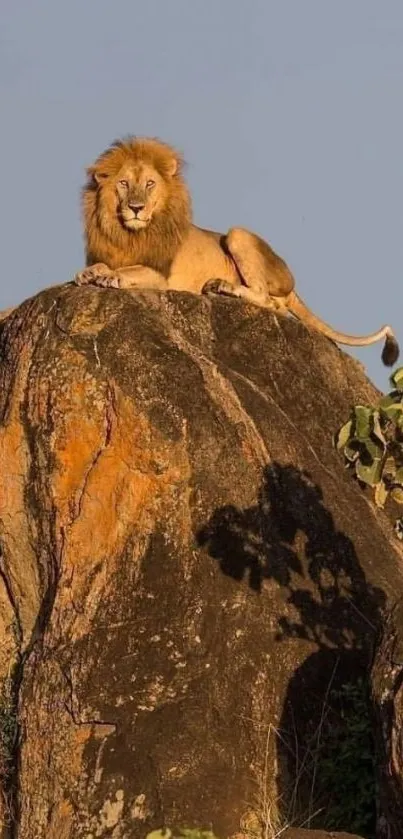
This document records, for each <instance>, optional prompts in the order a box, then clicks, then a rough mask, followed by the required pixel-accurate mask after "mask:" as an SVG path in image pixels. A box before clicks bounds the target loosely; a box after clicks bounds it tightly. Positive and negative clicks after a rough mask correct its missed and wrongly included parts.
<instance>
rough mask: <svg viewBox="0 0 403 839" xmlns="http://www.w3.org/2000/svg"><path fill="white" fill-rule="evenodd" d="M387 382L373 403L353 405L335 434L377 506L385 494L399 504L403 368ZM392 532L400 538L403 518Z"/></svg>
mask: <svg viewBox="0 0 403 839" xmlns="http://www.w3.org/2000/svg"><path fill="white" fill-rule="evenodd" d="M390 382H391V385H392V390H391V391H390V393H387V394H386V395H384V396H382V397H381V399H380V400H379V401H378V404H377V405H375V406H367V405H355V406H354V408H353V409H352V412H351V415H350V418H349V420H348V421H347V422H346V423H345V424H344V425H342V427H341V428H340V429H339V431H338V432H337V434H336V436H335V445H336V448H337V449H338V450H339V451H341V452H342V453H343V455H344V459H345V463H346V466H347V468H349V469H350V470H351V471H352V472H353V473H354V474H355V476H356V478H357V480H358V481H359V482H360V483H362V484H366V485H367V486H370V487H372V488H373V489H374V491H375V492H374V497H375V503H376V504H377V506H378V507H384V506H385V503H386V501H387V499H388V497H391V498H393V500H394V501H396V502H397V503H398V504H402V505H403V367H399V369H398V370H396V372H395V373H393V374H392V376H391V377H390ZM396 534H397V536H398V538H399V539H403V518H399V519H398V520H397V522H396Z"/></svg>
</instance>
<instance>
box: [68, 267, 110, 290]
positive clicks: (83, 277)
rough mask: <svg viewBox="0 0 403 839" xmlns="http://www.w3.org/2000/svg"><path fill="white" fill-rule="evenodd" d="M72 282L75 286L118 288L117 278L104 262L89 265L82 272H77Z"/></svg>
mask: <svg viewBox="0 0 403 839" xmlns="http://www.w3.org/2000/svg"><path fill="white" fill-rule="evenodd" d="M74 282H75V284H76V285H97V286H101V287H102V288H119V277H118V276H117V275H116V274H114V273H113V271H112V270H111V269H110V268H108V266H107V265H105V263H104V262H97V263H96V264H95V265H89V266H88V267H87V268H84V270H83V271H79V272H78V273H77V274H76V275H75V277H74Z"/></svg>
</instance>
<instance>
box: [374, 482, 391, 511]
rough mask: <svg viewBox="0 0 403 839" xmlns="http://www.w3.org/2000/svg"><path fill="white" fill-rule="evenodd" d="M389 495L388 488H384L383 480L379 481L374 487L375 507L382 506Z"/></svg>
mask: <svg viewBox="0 0 403 839" xmlns="http://www.w3.org/2000/svg"><path fill="white" fill-rule="evenodd" d="M388 495H389V490H388V489H386V486H385V484H384V482H383V481H379V484H377V485H376V487H375V504H376V506H377V507H381V508H382V507H384V506H385V503H386V499H387V497H388Z"/></svg>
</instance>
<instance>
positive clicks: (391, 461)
mask: <svg viewBox="0 0 403 839" xmlns="http://www.w3.org/2000/svg"><path fill="white" fill-rule="evenodd" d="M395 475H396V462H395V458H394V457H387V458H386V460H385V463H384V465H383V470H382V478H383V480H384V481H385V480H390V481H391V480H393V479H394V477H395Z"/></svg>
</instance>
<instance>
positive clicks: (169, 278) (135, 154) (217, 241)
mask: <svg viewBox="0 0 403 839" xmlns="http://www.w3.org/2000/svg"><path fill="white" fill-rule="evenodd" d="M87 174H88V180H87V183H86V185H85V187H84V190H83V215H84V228H85V240H86V264H87V268H85V269H84V270H83V271H80V272H79V273H78V274H76V277H75V282H76V283H77V284H78V285H82V284H86V283H94V284H95V285H100V286H112V287H115V288H157V289H165V290H166V289H176V290H186V291H192V292H196V293H200V292H216V293H219V294H229V295H233V296H235V297H243V298H244V299H245V300H249V301H251V302H252V303H256V304H257V305H259V306H264V307H267V308H275V309H279V310H282V311H284V312H288V311H289V312H291V313H292V314H293V315H295V316H296V317H298V318H299V319H300V320H302V321H303V322H304V323H306V324H307V325H308V326H311V327H313V328H314V329H316V330H319V332H322V333H323V334H324V335H326V336H327V337H328V338H330V339H332V340H334V341H338V342H339V343H340V344H348V345H350V346H356V347H358V346H366V345H368V344H373V343H374V342H375V341H378V340H380V339H381V338H385V345H384V348H383V352H382V360H383V362H384V364H386V365H388V366H391V365H393V364H395V362H396V361H397V358H398V356H399V346H398V343H397V340H396V338H395V336H394V333H393V330H392V329H391V328H390V326H383V327H382V329H379V330H378V332H374V333H373V334H371V335H366V336H364V337H356V336H352V335H345V334H344V333H342V332H336V331H335V330H334V329H332V328H331V327H330V326H328V325H327V324H326V323H324V322H323V321H322V320H320V318H318V317H316V315H314V314H313V313H312V312H311V311H310V310H309V309H308V308H307V307H306V306H305V304H304V303H303V302H302V300H301V299H300V297H298V295H297V293H296V292H295V291H294V277H293V275H292V273H291V271H290V270H289V268H288V267H287V265H286V263H285V262H284V260H283V259H281V257H280V256H278V255H277V254H276V253H275V252H274V251H273V250H272V248H271V247H270V246H269V245H268V244H267V243H266V242H265V241H263V239H261V238H260V237H259V236H257V235H255V234H254V233H250V232H249V231H247V230H244V229H242V228H240V227H233V228H231V230H229V232H228V233H227V234H226V235H225V236H223V235H221V234H220V233H215V232H213V231H210V230H203V229H202V228H200V227H196V225H194V224H192V209H191V199H190V195H189V191H188V188H187V186H186V183H185V181H184V179H183V175H182V159H181V156H180V155H179V154H178V152H177V151H175V149H173V148H171V146H169V145H167V144H166V143H162V142H160V141H159V140H155V139H149V138H142V137H127V138H126V139H124V140H116V141H115V142H114V143H113V144H112V145H111V146H110V148H109V149H107V150H106V151H105V152H103V153H102V154H101V155H100V156H99V157H98V159H97V160H96V161H95V163H94V164H93V165H92V166H90V167H89V168H88V170H87Z"/></svg>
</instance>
